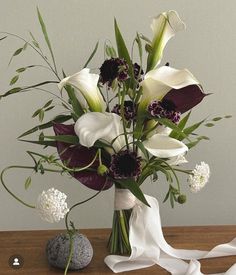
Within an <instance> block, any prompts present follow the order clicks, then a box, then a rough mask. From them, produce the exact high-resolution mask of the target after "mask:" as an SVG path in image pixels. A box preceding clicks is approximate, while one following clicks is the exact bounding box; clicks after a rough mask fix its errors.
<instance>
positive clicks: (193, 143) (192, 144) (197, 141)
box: [185, 140, 201, 149]
mask: <svg viewBox="0 0 236 275" xmlns="http://www.w3.org/2000/svg"><path fill="white" fill-rule="evenodd" d="M200 141H201V140H195V141H192V142H189V143H187V144H185V145H186V146H187V147H188V149H191V148H193V147H194V146H196V145H197V144H198V143H199V142H200Z"/></svg>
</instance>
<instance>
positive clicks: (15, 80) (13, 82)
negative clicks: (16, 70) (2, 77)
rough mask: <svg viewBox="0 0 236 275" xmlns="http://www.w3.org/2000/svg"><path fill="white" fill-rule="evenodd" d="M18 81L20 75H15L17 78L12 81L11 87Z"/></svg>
mask: <svg viewBox="0 0 236 275" xmlns="http://www.w3.org/2000/svg"><path fill="white" fill-rule="evenodd" d="M18 79H19V75H15V76H14V77H13V78H12V79H11V81H10V85H13V84H15V83H16V82H17V80H18Z"/></svg>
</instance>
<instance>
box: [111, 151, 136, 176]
mask: <svg viewBox="0 0 236 275" xmlns="http://www.w3.org/2000/svg"><path fill="white" fill-rule="evenodd" d="M110 173H111V175H112V176H113V177H114V178H116V179H125V178H134V177H137V176H139V175H140V173H141V157H138V156H137V154H136V153H135V152H130V151H129V150H125V151H120V152H119V153H117V154H115V155H113V156H112V160H111V166H110Z"/></svg>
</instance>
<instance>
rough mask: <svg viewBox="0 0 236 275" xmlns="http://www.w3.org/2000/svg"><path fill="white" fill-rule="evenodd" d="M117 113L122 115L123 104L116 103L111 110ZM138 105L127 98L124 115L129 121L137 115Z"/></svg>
mask: <svg viewBox="0 0 236 275" xmlns="http://www.w3.org/2000/svg"><path fill="white" fill-rule="evenodd" d="M111 112H112V113H115V114H117V115H119V116H120V115H121V105H119V104H116V105H115V106H114V108H113V109H112V111H111ZM136 113H137V106H136V104H134V103H133V102H132V101H131V100H126V101H125V102H124V117H125V119H126V120H127V121H131V120H133V119H134V118H135V117H136Z"/></svg>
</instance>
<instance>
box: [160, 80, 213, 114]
mask: <svg viewBox="0 0 236 275" xmlns="http://www.w3.org/2000/svg"><path fill="white" fill-rule="evenodd" d="M206 95H208V94H205V93H203V92H202V90H201V88H200V86H199V85H189V86H186V87H183V88H181V89H171V90H170V91H169V92H168V93H167V94H166V95H165V96H164V97H163V99H162V102H164V103H165V104H166V105H169V106H172V109H173V110H174V111H176V112H180V113H181V114H183V113H185V112H187V111H188V110H190V109H192V108H193V107H194V106H196V105H197V104H199V103H200V102H201V101H202V100H203V98H204V97H205V96H206Z"/></svg>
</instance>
